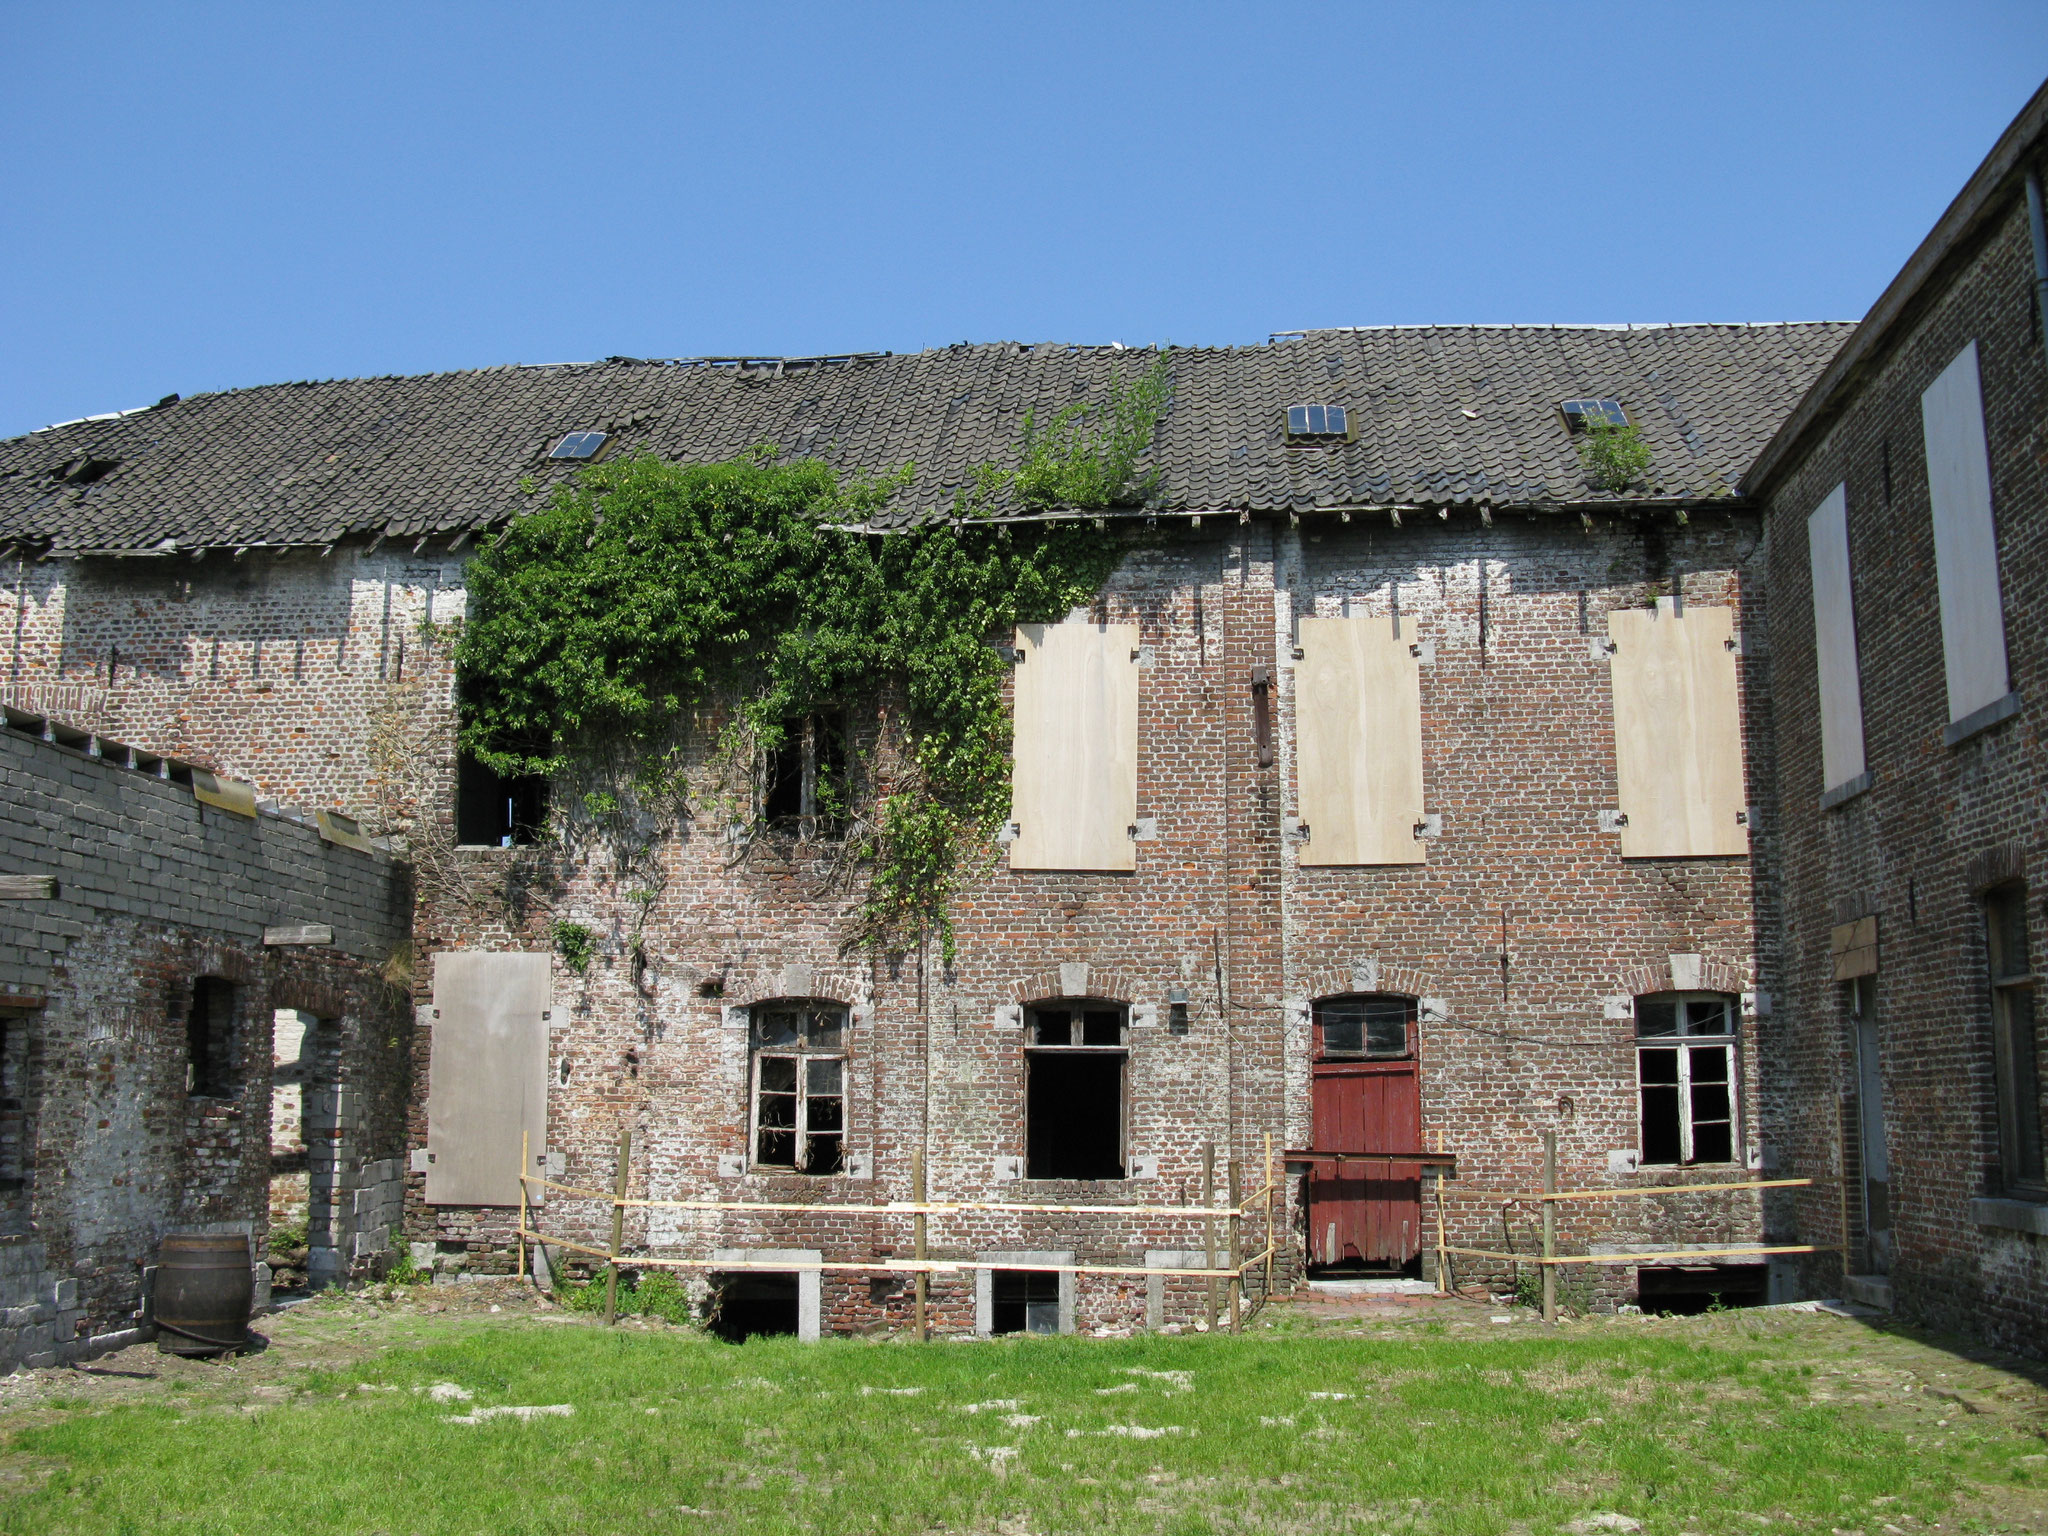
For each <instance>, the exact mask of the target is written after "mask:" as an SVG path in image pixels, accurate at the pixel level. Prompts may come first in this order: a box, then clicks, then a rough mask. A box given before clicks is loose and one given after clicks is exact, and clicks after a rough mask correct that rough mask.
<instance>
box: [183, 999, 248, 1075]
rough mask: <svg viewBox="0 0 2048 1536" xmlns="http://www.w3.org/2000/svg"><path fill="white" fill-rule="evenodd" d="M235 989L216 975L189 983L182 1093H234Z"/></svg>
mask: <svg viewBox="0 0 2048 1536" xmlns="http://www.w3.org/2000/svg"><path fill="white" fill-rule="evenodd" d="M235 1076H236V1074H235V987H234V983H233V982H230V981H223V980H222V979H221V978H220V977H218V976H202V977H200V978H199V979H198V980H197V981H195V982H193V983H192V1001H191V1003H190V1004H189V1005H188V1006H187V1008H186V1010H185V1092H186V1093H187V1094H188V1095H189V1096H190V1097H192V1098H195V1099H225V1098H229V1097H231V1096H232V1095H233V1094H234V1091H235Z"/></svg>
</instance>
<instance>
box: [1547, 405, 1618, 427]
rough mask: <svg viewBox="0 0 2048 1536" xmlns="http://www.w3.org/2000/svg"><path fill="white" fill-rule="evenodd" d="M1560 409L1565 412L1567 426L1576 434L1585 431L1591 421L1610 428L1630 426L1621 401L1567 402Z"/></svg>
mask: <svg viewBox="0 0 2048 1536" xmlns="http://www.w3.org/2000/svg"><path fill="white" fill-rule="evenodd" d="M1558 409H1559V410H1561V411H1562V412H1564V424H1565V426H1567V427H1568V428H1570V429H1571V430H1572V431H1574V432H1583V431H1585V430H1586V423H1587V422H1589V421H1598V422H1603V423H1605V424H1606V425H1607V426H1610V427H1625V426H1627V425H1628V412H1627V411H1624V410H1623V409H1622V408H1621V402H1620V401H1619V400H1567V401H1565V402H1564V404H1563V405H1561V406H1559V407H1558Z"/></svg>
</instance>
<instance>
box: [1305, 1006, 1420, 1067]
mask: <svg viewBox="0 0 2048 1536" xmlns="http://www.w3.org/2000/svg"><path fill="white" fill-rule="evenodd" d="M1315 1025H1316V1038H1315V1054H1316V1059H1317V1060H1318V1061H1353V1060H1357V1061H1402V1060H1405V1059H1406V1058H1408V1057H1410V1056H1413V1055H1414V1054H1415V999H1414V998H1412V997H1332V998H1325V999H1324V1000H1323V1001H1321V1002H1319V1003H1317V1004H1316V1007H1315Z"/></svg>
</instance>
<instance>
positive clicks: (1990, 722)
mask: <svg viewBox="0 0 2048 1536" xmlns="http://www.w3.org/2000/svg"><path fill="white" fill-rule="evenodd" d="M2019 712H2020V696H2019V695H2018V694H2017V693H2008V694H2007V695H2006V696H2005V697H2004V698H2002V699H1993V700H1992V701H1991V702H1990V703H1989V704H1986V705H1985V706H1984V707H1983V708H1982V709H1978V710H1973V711H1971V712H1970V713H1969V714H1967V715H1965V716H1963V718H1962V719H1960V720H1958V721H1956V722H1955V723H1954V724H1953V725H1948V726H1944V727H1943V728H1942V732H1941V741H1942V745H1943V746H1948V747H1954V746H1960V745H1961V744H1962V743H1963V742H1966V741H1968V740H1969V739H1970V738H1971V737H1972V736H1975V735H1977V734H1978V733H1979V732H1980V731H1988V730H1990V729H1991V727H1992V726H1994V725H1996V724H1998V723H1999V721H2001V720H2010V719H2011V718H2012V717H2013V716H2014V715H2016V714H2018V713H2019Z"/></svg>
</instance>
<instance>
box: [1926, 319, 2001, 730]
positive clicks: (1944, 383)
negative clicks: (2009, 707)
mask: <svg viewBox="0 0 2048 1536" xmlns="http://www.w3.org/2000/svg"><path fill="white" fill-rule="evenodd" d="M1920 425H1921V429H1922V432H1923V434H1924V435H1925V437H1926V441H1927V499H1928V504H1929V506H1930V507H1931V508H1932V510H1933V514H1934V578H1935V585H1936V586H1937V587H1938V588H1939V590H1940V593H1941V651H1942V656H1943V659H1944V660H1945V661H1946V663H1947V673H1948V717H1949V720H1950V722H1951V723H1953V722H1955V721H1958V720H1963V719H1966V718H1967V717H1969V716H1970V715H1973V714H1975V713H1976V712H1977V711H1978V710H1980V709H1984V708H1987V707H1988V706H1990V705H1993V704H1996V703H1998V702H1999V701H2000V700H2001V699H2003V698H2004V697H2005V695H2006V693H2007V692H2008V691H2009V690H2010V688H2011V686H2012V685H2011V682H2010V677H2009V674H2008V673H2007V671H2006V657H2005V609H2004V604H2003V602H2002V601H2001V599H2000V596H1999V590H1998V533H1997V527H1996V524H1995V522H1994V520H1993V517H1992V512H1991V457H1990V453H1989V451H1988V450H1987V448H1986V447H1985V443H1984V392H1983V385H1982V383H1981V382H1980V380H1979V379H1978V375H1977V343H1976V342H1974V341H1973V342H1971V343H1970V344H1969V345H1968V346H1967V347H1965V348H1963V350H1962V351H1961V352H1960V353H1958V354H1957V355H1956V359H1955V361H1954V362H1952V363H1950V364H1949V365H1948V367H1947V368H1945V369H1943V370H1942V373H1941V377H1939V378H1938V379H1936V380H1935V381H1934V382H1933V383H1932V384H1930V385H1928V386H1927V390H1926V393H1924V394H1923V395H1921V397H1920Z"/></svg>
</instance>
